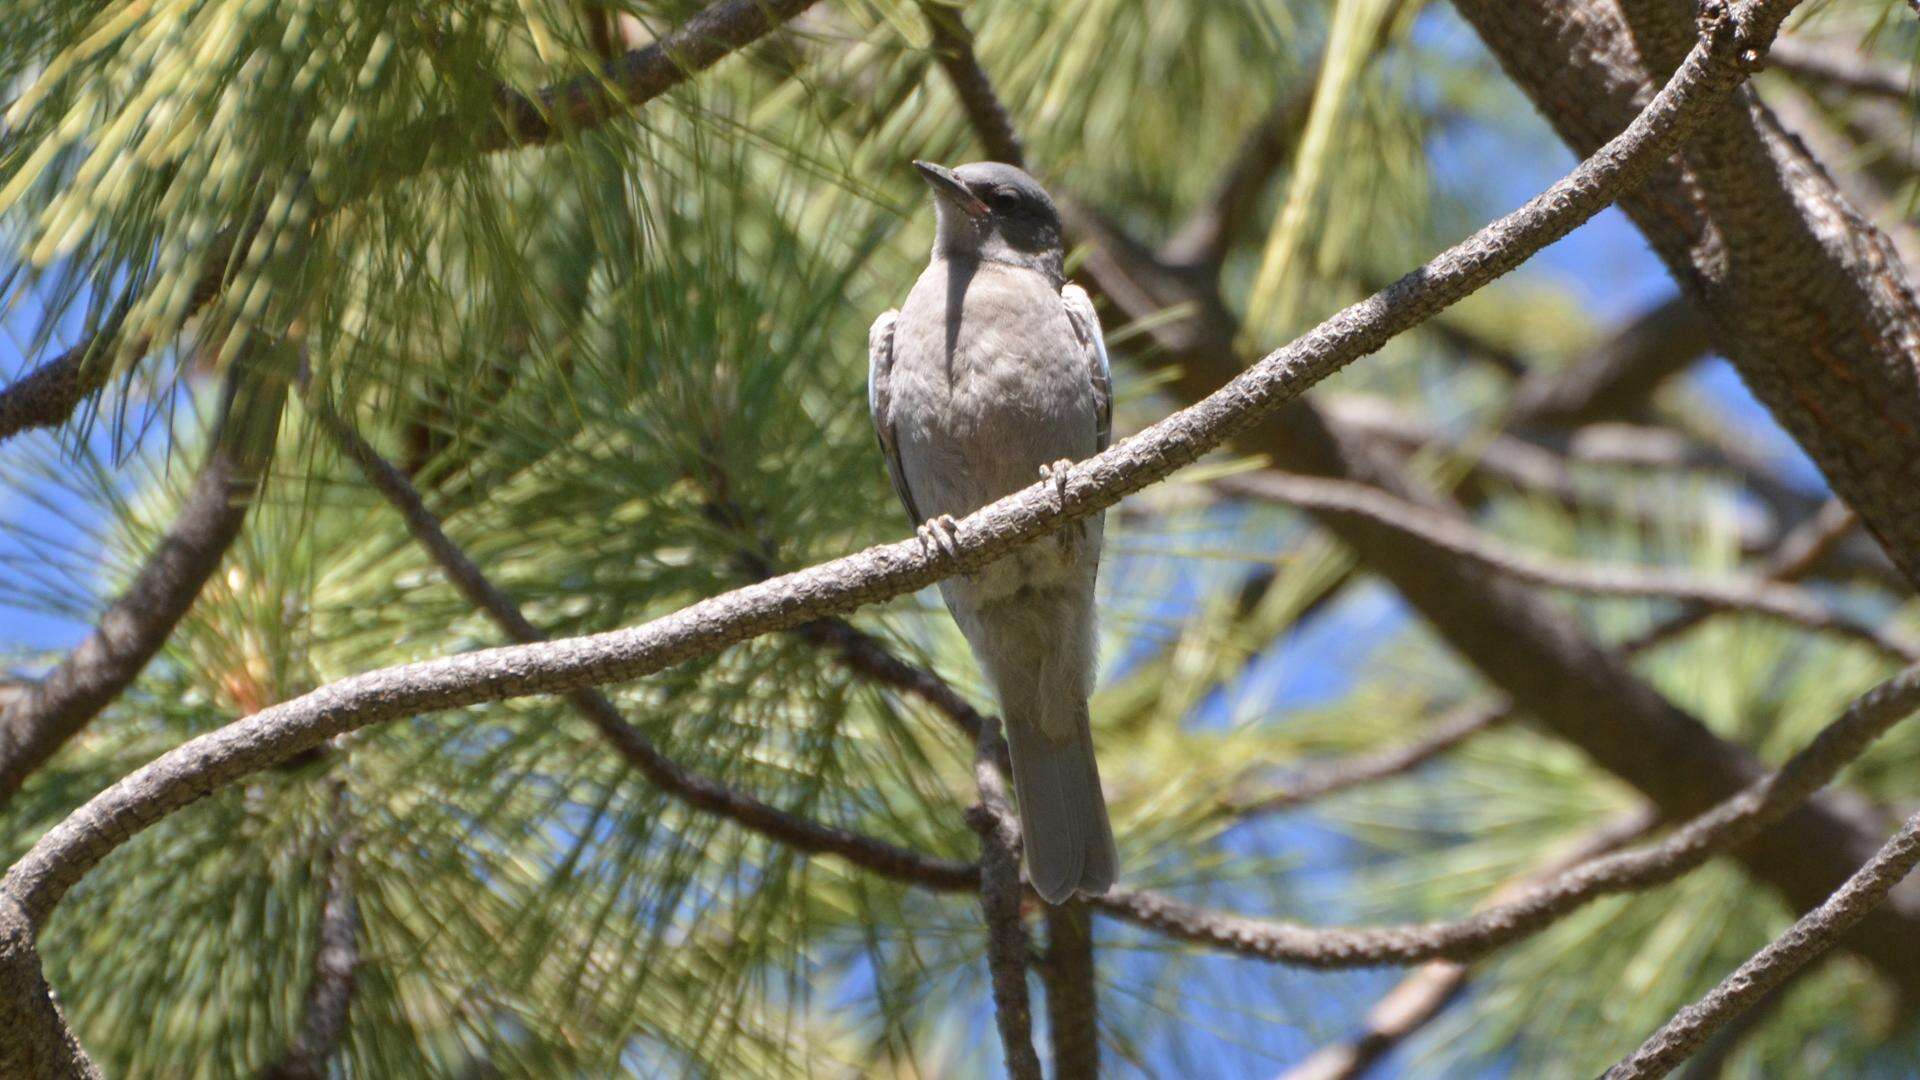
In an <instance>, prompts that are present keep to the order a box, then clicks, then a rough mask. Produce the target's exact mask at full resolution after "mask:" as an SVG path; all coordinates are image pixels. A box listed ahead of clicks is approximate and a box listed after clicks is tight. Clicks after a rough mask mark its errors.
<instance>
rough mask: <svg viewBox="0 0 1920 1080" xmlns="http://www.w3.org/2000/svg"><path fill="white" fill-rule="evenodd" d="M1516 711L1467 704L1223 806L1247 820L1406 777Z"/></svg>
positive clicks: (1507, 705)
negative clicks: (1409, 736) (1422, 728)
mask: <svg viewBox="0 0 1920 1080" xmlns="http://www.w3.org/2000/svg"><path fill="white" fill-rule="evenodd" d="M1512 715H1513V706H1512V703H1510V702H1508V701H1505V700H1504V699H1503V700H1501V701H1497V702H1477V703H1473V704H1468V705H1462V706H1460V707H1459V708H1456V709H1453V710H1452V711H1450V712H1449V713H1448V714H1447V715H1445V716H1443V717H1441V718H1440V719H1439V720H1437V721H1435V722H1434V723H1433V724H1432V725H1431V727H1429V729H1428V730H1427V731H1426V733H1425V734H1423V735H1421V736H1420V737H1419V738H1418V739H1415V740H1413V741H1412V742H1409V743H1406V744H1404V745H1402V746H1392V747H1388V748H1387V749H1384V750H1376V751H1373V752H1371V753H1365V754H1355V755H1353V756H1351V757H1345V758H1338V759H1335V760H1332V761H1325V762H1311V763H1308V764H1307V765H1305V766H1303V767H1302V769H1301V772H1300V775H1299V776H1298V777H1297V778H1295V779H1294V780H1293V781H1292V782H1290V783H1288V784H1286V785H1284V786H1282V787H1281V788H1280V789H1279V790H1277V791H1270V792H1266V793H1263V794H1261V795H1258V796H1251V797H1247V796H1242V797H1238V798H1234V799H1231V800H1229V801H1228V802H1227V804H1226V805H1225V806H1224V807H1223V808H1222V809H1223V811H1224V812H1225V813H1228V814H1231V815H1233V816H1235V817H1240V818H1243V819H1252V818H1257V817H1263V816H1265V815H1267V814H1277V813H1281V812H1284V811H1287V810H1292V809H1295V808H1297V807H1299V806H1302V805H1304V804H1306V803H1309V802H1313V801H1315V800H1316V799H1324V798H1326V797H1328V796H1330V795H1337V794H1339V793H1340V792H1343V791H1350V790H1352V789H1353V788H1357V787H1362V786H1364V785H1367V784H1375V783H1379V782H1380V781H1382V780H1387V779H1390V778H1392V777H1395V776H1402V775H1405V774H1407V773H1410V772H1412V771H1413V770H1415V769H1417V768H1419V767H1420V766H1422V765H1424V764H1426V763H1427V762H1429V761H1432V760H1433V759H1434V758H1437V757H1439V756H1440V755H1441V754H1444V753H1446V752H1447V751H1448V750H1451V749H1453V748H1454V747H1456V746H1458V745H1460V744H1461V743H1463V742H1465V741H1467V740H1468V739H1470V738H1472V737H1473V736H1475V735H1478V734H1479V733H1480V732H1482V731H1485V730H1487V729H1488V728H1491V727H1495V726H1497V725H1499V724H1502V723H1504V722H1506V720H1507V719H1508V718H1509V717H1511V716H1512Z"/></svg>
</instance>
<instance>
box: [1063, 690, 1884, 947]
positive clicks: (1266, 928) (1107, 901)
mask: <svg viewBox="0 0 1920 1080" xmlns="http://www.w3.org/2000/svg"><path fill="white" fill-rule="evenodd" d="M1916 709H1920V665H1915V666H1913V667H1909V668H1907V669H1905V670H1904V671H1902V672H1901V673H1899V674H1898V675H1895V676H1894V677H1892V678H1890V679H1888V680H1887V681H1886V682H1883V683H1881V684H1880V685H1879V686H1876V687H1874V688H1873V689H1872V690H1869V691H1868V692H1867V693H1865V694H1863V695H1861V696H1860V697H1858V698H1856V699H1854V701H1853V703H1852V704H1851V705H1849V706H1848V707H1847V710H1846V711H1845V712H1844V713H1842V714H1841V716H1840V717H1839V718H1838V719H1836V720H1835V721H1834V722H1833V723H1831V724H1829V725H1828V726H1827V727H1826V728H1825V729H1824V730H1822V731H1821V732H1820V734H1819V735H1817V736H1815V737H1814V739H1813V741H1812V742H1810V743H1809V744H1808V745H1807V746H1806V747H1805V748H1804V749H1802V750H1801V751H1800V752H1799V753H1797V754H1795V755H1794V756H1793V757H1792V758H1791V759H1789V760H1788V761H1787V763H1786V764H1785V765H1783V766H1781V767H1780V769H1779V771H1777V772H1774V773H1772V774H1769V775H1767V776H1765V777H1762V778H1761V779H1759V780H1757V781H1755V782H1754V783H1752V784H1750V785H1748V786H1747V787H1746V788H1745V789H1744V790H1742V791H1741V792H1740V793H1739V794H1738V795H1736V796H1734V797H1733V798H1731V799H1728V800H1726V801H1725V802H1722V803H1720V804H1718V805H1716V806H1714V807H1713V808H1711V809H1709V810H1707V811H1706V812H1705V813H1702V814H1700V815H1699V816H1697V817H1695V818H1693V819H1692V820H1691V821H1688V822H1687V823H1685V824H1684V825H1682V826H1680V827H1679V828H1678V829H1676V830H1675V831H1674V832H1673V833H1672V834H1671V835H1670V836H1668V837H1667V838H1666V839H1664V840H1662V841H1660V842H1659V843H1657V844H1654V845H1651V846H1649V847H1646V848H1642V849H1639V850H1635V851H1628V852H1622V853H1620V854H1617V855H1610V856H1607V857H1605V858H1601V859H1596V860H1593V861H1592V862H1588V863H1585V864H1583V865H1581V866H1579V867H1577V868H1575V869H1573V870H1570V871H1568V872H1566V873H1564V874H1561V875H1559V876H1558V877H1556V878H1554V879H1553V880H1552V881H1550V882H1547V883H1544V884H1541V885H1537V886H1534V887H1532V888H1530V889H1528V890H1527V891H1526V892H1525V893H1524V894H1523V895H1521V896H1519V897H1517V898H1515V899H1513V900H1509V901H1506V902H1504V903H1499V904H1495V905H1493V906H1491V907H1489V908H1488V909H1486V910H1485V911H1482V912H1479V913H1477V914H1475V915H1471V916H1469V917H1467V918H1465V919H1461V920H1458V921H1455V922H1445V923H1424V924H1412V925H1406V926H1390V927H1378V928H1372V929H1316V928H1312V927H1305V926H1300V925H1299V924H1296V923H1290V922H1284V921H1269V920H1262V919H1255V918H1249V917H1246V916H1241V915H1231V914H1225V913H1221V912H1216V911H1209V910H1207V909H1204V908H1199V907H1196V906H1194V905H1191V904H1187V903H1185V902H1183V901H1179V900H1175V899H1173V898H1171V897H1167V896H1164V895H1161V894H1158V893H1153V892H1148V891H1144V890H1135V889H1124V888H1115V889H1113V890H1112V891H1111V892H1109V893H1108V894H1107V895H1106V896H1105V897H1103V898H1101V899H1099V900H1097V901H1095V904H1096V906H1097V907H1098V908H1099V909H1100V910H1101V911H1103V912H1105V913H1107V914H1109V915H1112V916H1114V917H1116V918H1120V919H1124V920H1126V921H1128V922H1133V923H1138V924H1140V925H1142V926H1147V927H1150V928H1153V929H1156V930H1159V931H1161V932H1163V933H1166V934H1169V935H1171V936H1173V937H1176V938H1179V939H1181V940H1183V941H1190V942H1193V943H1195V944H1200V945H1208V946H1212V947H1214V948H1219V949H1224V950H1226V951H1228V952H1234V953H1239V954H1241V955H1245V956H1254V957H1259V958H1262V959H1266V960H1272V961H1276V962H1280V963H1287V964H1297V965H1300V966H1304V967H1314V968H1329V969H1332V968H1351V967H1378V966H1382V965H1388V964H1407V963H1419V962H1424V961H1427V960H1470V959H1473V958H1474V957H1478V956H1482V955H1485V954H1486V953H1488V952H1491V951H1492V950H1494V949H1497V948H1499V947H1501V946H1503V945H1507V944H1509V943H1511V942H1514V941H1517V940H1519V939H1521V938H1523V937H1526V936H1528V935H1530V934H1533V933H1536V932H1538V931H1539V930H1541V929H1543V928H1545V927H1546V926H1548V925H1550V924H1552V923H1553V922H1554V921H1555V920H1557V919H1559V918H1561V917H1562V916H1564V915H1566V914H1567V913H1568V912H1571V911H1573V910H1574V909H1576V908H1578V907H1580V906H1581V905H1583V904H1585V903H1587V902H1588V901H1589V900H1592V899H1594V898H1596V897H1599V896H1605V895H1610V894H1614V893H1621V892H1632V891H1638V890H1642V889H1647V888H1651V887H1653V886H1655V885H1660V884H1664V883H1666V882H1669V881H1672V880H1674V879H1675V878H1677V877H1679V876H1681V875H1682V874H1685V873H1687V872H1688V871H1690V870H1692V869H1693V868H1695V867H1697V866H1699V865H1701V864H1702V863H1704V862H1706V861H1707V860H1708V859H1710V858H1712V857H1713V856H1714V855H1715V854H1718V853H1720V852H1723V851H1728V850H1731V849H1733V848H1735V847H1737V846H1739V845H1741V844H1744V843H1746V842H1747V841H1748V840H1751V839H1753V838H1754V837H1755V836H1757V835H1759V834H1760V833H1761V831H1762V830H1763V829H1765V828H1766V827H1767V826H1769V825H1771V824H1773V823H1775V822H1777V821H1779V820H1780V819H1782V818H1783V817H1785V816H1786V815H1787V814H1788V812H1790V811H1791V810H1792V809H1793V808H1794V807H1795V806H1798V805H1799V804H1800V803H1802V802H1804V801H1805V800H1806V799H1807V798H1808V797H1809V796H1811V795H1812V794H1813V792H1815V791H1817V790H1818V789H1820V788H1821V787H1823V786H1825V785H1826V784H1827V782H1828V781H1830V780H1832V779H1833V777H1834V775H1835V774H1836V773H1838V772H1839V771H1840V770H1841V769H1842V768H1843V767H1845V766H1846V765H1847V764H1848V763H1850V762H1852V761H1853V760H1854V759H1855V758H1857V757H1859V756H1860V754H1861V753H1863V752H1864V751H1865V750H1866V749H1867V747H1868V746H1870V745H1872V743H1873V741H1874V740H1875V739H1877V738H1879V737H1880V735H1882V734H1883V733H1885V732H1886V731H1887V729H1889V728H1891V727H1893V726H1894V725H1895V724H1897V723H1899V722H1900V721H1901V720H1902V719H1904V718H1906V717H1907V716H1908V715H1909V714H1911V713H1913V712H1914V711H1915V710H1916ZM1862 914H1864V912H1863V913H1862Z"/></svg>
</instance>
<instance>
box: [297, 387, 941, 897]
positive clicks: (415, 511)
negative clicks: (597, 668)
mask: <svg viewBox="0 0 1920 1080" xmlns="http://www.w3.org/2000/svg"><path fill="white" fill-rule="evenodd" d="M308 405H309V407H310V408H312V410H313V413H314V415H315V416H316V417H317V418H318V420H319V422H320V426H321V427H322V428H324V429H325V430H326V432H327V434H328V435H329V436H330V437H331V438H332V439H333V441H334V442H335V444H336V445H338V446H339V447H340V449H341V450H342V451H343V452H344V453H345V454H346V455H347V456H348V457H350V458H352V459H353V461H354V462H355V464H357V465H358V466H359V467H360V471H361V473H362V475H364V476H365V477H366V478H367V482H368V483H370V484H372V485H373V486H374V488H375V489H376V490H378V491H379V492H380V494H381V495H383V496H385V497H386V499H387V501H388V502H389V503H390V504H392V506H393V508H394V509H395V510H397V511H399V513H400V516H401V517H402V518H403V519H404V520H405V521H406V524H407V531H408V532H409V533H411V534H412V535H413V538H414V539H415V540H416V541H418V542H419V544H420V546H421V547H422V548H423V549H424V550H425V551H426V552H427V554H428V556H429V557H431V558H432V559H433V561H434V563H435V564H436V565H438V566H439V567H440V569H441V572H443V573H445V574H446V575H447V578H448V580H449V581H451V582H452V583H453V585H454V587H455V588H456V589H458V590H459V591H460V594H461V595H462V596H464V597H466V599H467V602H468V603H470V604H472V605H473V606H474V607H476V608H478V609H479V610H480V611H482V612H484V613H485V614H486V615H487V617H488V618H490V619H492V620H493V622H494V625H496V626H498V627H500V629H501V630H502V631H503V632H504V633H505V634H506V635H507V636H508V637H509V638H511V639H512V640H514V641H518V642H522V643H531V642H540V641H545V640H547V639H546V636H545V635H544V634H542V633H541V632H540V629H539V628H538V627H536V626H534V625H533V623H532V622H530V621H528V619H527V617H526V616H525V615H524V614H523V613H522V612H521V611H520V608H519V605H517V604H515V603H514V602H513V600H512V599H511V598H510V597H508V596H507V595H506V594H505V593H503V592H501V591H500V590H499V588H498V587H496V586H495V585H494V584H493V583H492V582H491V581H489V580H487V577H486V574H485V573H484V572H482V571H481V569H480V567H479V566H478V565H477V564H475V563H474V561H473V560H472V559H471V558H469V557H468V556H467V553H466V552H465V551H463V550H462V549H461V548H460V546H459V545H458V544H456V543H454V541H453V538H452V537H449V536H448V535H447V533H446V530H445V529H444V528H443V527H442V526H441V524H440V521H439V519H438V518H436V517H435V516H434V514H433V512H432V511H431V510H429V509H427V506H426V503H425V501H424V500H423V499H421V497H420V493H419V492H418V491H416V490H414V487H413V485H412V484H411V483H410V482H408V480H407V478H406V476H405V474H403V473H401V471H400V470H399V469H398V468H396V467H395V466H394V465H393V463H392V462H390V461H388V460H387V459H386V458H384V457H382V456H381V455H380V452H379V451H377V450H375V449H374V448H373V446H372V445H371V444H369V443H368V442H367V441H366V439H364V438H362V437H361V435H360V433H359V432H358V431H355V430H354V429H353V426H352V425H351V424H349V423H348V422H347V421H346V420H345V418H343V417H341V416H340V414H339V413H337V412H336V411H334V409H333V408H332V406H331V405H329V404H327V403H325V402H319V401H316V400H314V399H312V398H311V397H310V398H308ZM567 701H568V702H569V703H570V704H572V705H573V707H574V709H575V710H576V711H578V712H579V713H580V715H581V716H582V717H584V718H585V719H586V721H587V723H589V724H591V725H592V726H593V729H594V730H595V731H597V732H599V733H600V736H601V737H602V738H603V739H605V740H606V741H607V743H608V744H609V745H610V746H612V747H613V748H614V750H615V751H616V752H618V753H619V754H620V756H621V757H622V758H624V759H626V761H627V763H628V764H630V765H632V766H633V767H634V768H636V769H638V770H639V771H640V773H641V774H642V775H643V776H645V777H646V778H647V779H648V780H649V781H651V782H652V783H653V784H654V786H656V787H658V788H660V789H661V790H662V791H665V792H667V793H668V794H670V795H673V796H674V797H676V798H678V799H680V800H682V801H683V802H685V803H687V804H688V805H690V806H693V807H695V808H696V809H700V810H704V811H706V812H708V813H711V814H716V815H718V816H720V817H723V818H726V819H727V820H729V821H732V822H734V823H736V824H738V825H741V826H743V827H744V828H747V829H749V830H751V831H753V832H756V833H759V834H760V835H762V836H765V837H768V838H769V839H772V840H777V841H779V842H781V843H784V844H787V845H789V846H791V847H794V848H797V849H799V850H800V851H804V852H808V853H810V854H830V855H837V856H839V857H841V858H843V859H845V860H847V861H848V862H850V863H852V864H854V865H855V866H859V867H863V868H865V869H868V870H872V871H874V872H875V873H878V874H880V875H882V876H884V877H888V878H892V879H894V880H897V881H905V882H909V883H912V884H916V885H923V886H926V887H929V888H935V889H944V890H952V891H960V890H971V889H972V888H973V887H974V884H975V882H976V881H977V880H978V874H979V871H978V868H977V867H975V866H974V865H972V864H971V863H963V862H956V861H954V860H951V859H940V858H936V857H933V856H929V855H923V854H921V853H919V852H916V851H911V850H908V849H906V848H903V847H900V846H899V845H896V844H892V843H889V842H887V841H885V840H881V839H878V838H876V837H871V836H866V835H864V834H861V833H857V832H854V831H852V830H850V829H843V828H839V827H837V826H832V825H825V824H822V823H820V822H817V821H814V820H812V819H811V818H807V817H803V816H801V815H798V814H794V813H790V812H788V811H785V810H781V809H780V808H778V807H776V806H773V805H771V804H769V803H766V802H763V801H761V800H759V799H757V798H754V797H753V796H751V795H748V794H746V793H744V792H740V791H736V790H734V789H733V788H730V787H728V786H727V785H725V784H723V783H721V782H720V781H718V780H715V779H713V778H712V777H709V776H706V775H704V774H702V773H698V772H695V771H694V770H692V769H689V768H687V767H686V766H684V765H681V764H680V763H679V762H677V761H674V760H673V759H672V758H670V757H668V756H667V755H666V754H665V753H663V752H662V751H661V750H660V748H659V747H657V746H655V745H654V743H653V740H651V739H649V738H647V736H646V734H645V733H644V732H642V731H641V730H640V729H639V728H637V727H634V726H633V725H632V724H629V723H628V722H627V720H626V718H625V717H623V716H621V715H620V710H619V708H618V707H617V706H616V705H614V703H613V702H612V701H611V700H609V699H608V698H607V696H606V695H605V694H602V693H600V692H599V691H597V690H591V689H579V690H575V691H573V692H571V693H569V694H568V695H567Z"/></svg>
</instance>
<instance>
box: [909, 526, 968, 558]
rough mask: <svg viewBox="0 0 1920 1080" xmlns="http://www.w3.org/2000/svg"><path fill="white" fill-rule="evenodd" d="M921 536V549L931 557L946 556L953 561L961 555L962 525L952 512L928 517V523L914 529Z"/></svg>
mask: <svg viewBox="0 0 1920 1080" xmlns="http://www.w3.org/2000/svg"><path fill="white" fill-rule="evenodd" d="M914 534H915V535H916V536H918V537H919V538H920V549H921V550H922V551H925V552H926V553H927V555H928V556H929V557H930V558H936V559H939V558H944V559H946V560H948V561H950V562H951V561H953V560H955V559H958V558H959V557H960V546H959V545H960V527H959V525H958V523H956V522H955V521H954V520H953V515H952V514H941V515H940V516H939V517H935V518H928V519H927V521H926V523H925V524H923V525H921V526H920V527H919V528H918V529H916V530H914Z"/></svg>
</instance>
